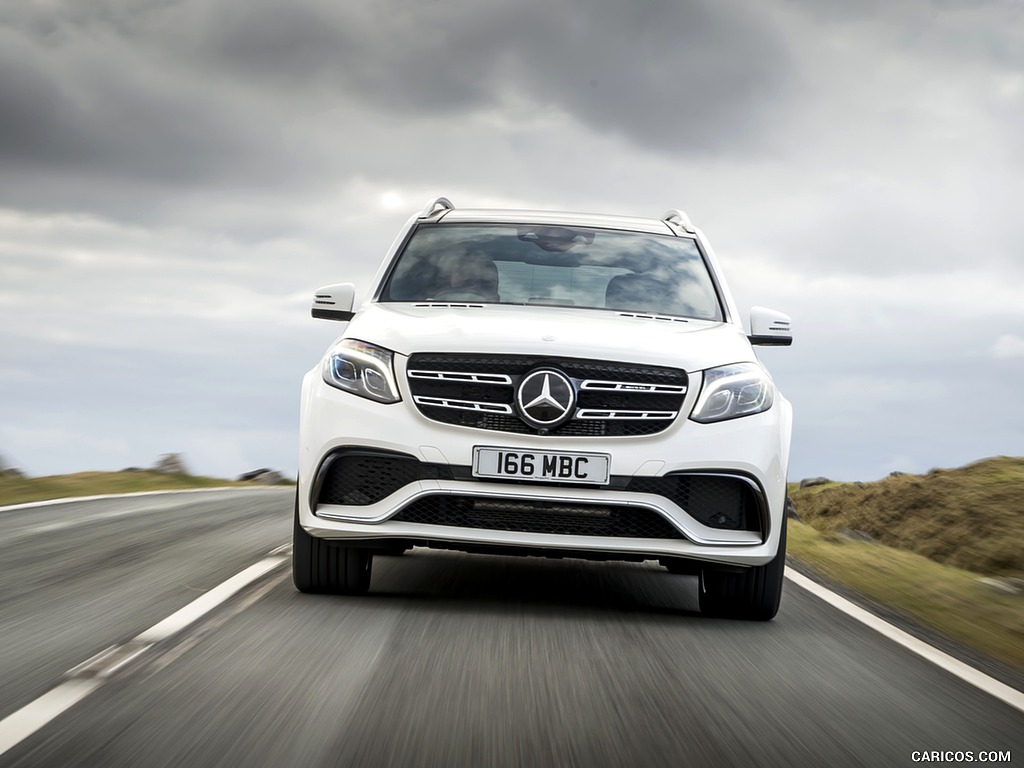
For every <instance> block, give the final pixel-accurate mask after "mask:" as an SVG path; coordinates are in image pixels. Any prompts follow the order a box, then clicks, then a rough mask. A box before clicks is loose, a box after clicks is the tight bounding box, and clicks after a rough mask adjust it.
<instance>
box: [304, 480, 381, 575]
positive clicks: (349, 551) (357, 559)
mask: <svg viewBox="0 0 1024 768" xmlns="http://www.w3.org/2000/svg"><path fill="white" fill-rule="evenodd" d="M372 566H373V553H371V552H370V550H368V549H364V548H361V547H345V546H341V545H339V544H336V543H334V542H332V541H326V540H324V539H319V538H317V537H316V536H311V535H309V534H308V533H307V532H306V529H305V528H303V527H302V525H301V524H300V523H299V500H298V494H297V493H296V498H295V523H294V528H293V531H292V583H294V584H295V588H296V589H298V590H299V591H300V592H309V593H312V594H326V595H364V594H366V592H367V591H368V590H369V588H370V571H371V569H372Z"/></svg>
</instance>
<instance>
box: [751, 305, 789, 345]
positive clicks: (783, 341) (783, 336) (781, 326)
mask: <svg viewBox="0 0 1024 768" xmlns="http://www.w3.org/2000/svg"><path fill="white" fill-rule="evenodd" d="M747 338H748V339H750V343H751V344H753V345H754V346H759V347H788V346H789V345H790V344H792V343H793V329H792V328H791V327H790V322H789V315H785V314H783V313H782V312H776V311H775V310H774V309H768V308H767V307H752V308H751V310H750V335H749V336H748V337H747Z"/></svg>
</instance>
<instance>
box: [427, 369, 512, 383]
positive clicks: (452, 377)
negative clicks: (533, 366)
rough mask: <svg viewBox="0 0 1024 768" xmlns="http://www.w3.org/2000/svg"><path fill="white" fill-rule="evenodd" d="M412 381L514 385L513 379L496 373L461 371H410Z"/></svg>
mask: <svg viewBox="0 0 1024 768" xmlns="http://www.w3.org/2000/svg"><path fill="white" fill-rule="evenodd" d="M409 378H410V379H427V380H429V381H463V382H472V383H473V384H506V385H511V384H512V377H511V376H506V375H504V374H495V373H469V372H466V373H463V372H460V371H409Z"/></svg>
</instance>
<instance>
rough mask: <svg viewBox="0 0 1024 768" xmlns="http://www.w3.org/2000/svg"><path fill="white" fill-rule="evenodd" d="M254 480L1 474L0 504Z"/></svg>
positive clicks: (148, 474) (149, 474) (152, 475)
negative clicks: (19, 475) (16, 475)
mask: <svg viewBox="0 0 1024 768" xmlns="http://www.w3.org/2000/svg"><path fill="white" fill-rule="evenodd" d="M253 485H255V484H254V483H240V482H233V481H230V480H220V479H218V478H215V477H198V476H194V475H164V474H160V473H158V472H146V471H142V472H80V473H78V474H75V475H55V476H52V477H15V476H12V475H0V506H7V505H9V504H24V503H26V502H30V501H45V500H47V499H61V498H68V497H72V496H98V495H102V494H108V493H137V492H140V491H174V490H182V489H187V488H219V487H225V486H239V487H251V486H253Z"/></svg>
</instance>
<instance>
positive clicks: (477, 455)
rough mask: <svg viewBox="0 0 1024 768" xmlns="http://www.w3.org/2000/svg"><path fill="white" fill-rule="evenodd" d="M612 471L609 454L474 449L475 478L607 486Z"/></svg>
mask: <svg viewBox="0 0 1024 768" xmlns="http://www.w3.org/2000/svg"><path fill="white" fill-rule="evenodd" d="M610 468H611V457H610V456H609V455H608V454H607V453H566V452H562V451H558V452H555V451H532V450H528V449H524V448H481V447H476V448H474V449H473V475H474V476H475V477H500V478H514V479H516V480H546V481H552V480H554V481H557V482H560V483H596V484H599V485H605V484H606V483H607V482H608V480H609V470H610Z"/></svg>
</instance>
